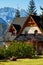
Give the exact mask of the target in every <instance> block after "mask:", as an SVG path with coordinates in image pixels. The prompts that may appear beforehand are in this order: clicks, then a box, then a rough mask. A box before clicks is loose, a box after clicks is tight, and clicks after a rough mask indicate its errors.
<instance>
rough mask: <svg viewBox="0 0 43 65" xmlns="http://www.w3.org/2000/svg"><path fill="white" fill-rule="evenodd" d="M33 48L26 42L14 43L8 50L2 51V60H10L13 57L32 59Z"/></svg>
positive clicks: (0, 54)
mask: <svg viewBox="0 0 43 65" xmlns="http://www.w3.org/2000/svg"><path fill="white" fill-rule="evenodd" d="M34 53H35V52H34V48H33V46H31V45H29V44H26V43H25V42H17V41H13V44H12V45H10V46H9V47H8V48H7V49H6V48H2V49H0V58H3V57H4V58H10V57H12V56H14V57H17V58H31V57H33V54H34Z"/></svg>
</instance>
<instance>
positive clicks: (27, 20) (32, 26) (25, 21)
mask: <svg viewBox="0 0 43 65" xmlns="http://www.w3.org/2000/svg"><path fill="white" fill-rule="evenodd" d="M39 21H40V17H39V16H33V15H31V16H29V17H20V18H19V17H17V18H15V19H14V21H13V22H12V24H11V26H10V28H9V29H8V31H9V32H11V33H12V34H14V33H16V34H17V35H20V34H25V32H27V33H28V34H34V32H35V30H37V32H38V34H43V32H42V31H41V30H40V27H41V24H40V23H39ZM41 28H43V27H41Z"/></svg>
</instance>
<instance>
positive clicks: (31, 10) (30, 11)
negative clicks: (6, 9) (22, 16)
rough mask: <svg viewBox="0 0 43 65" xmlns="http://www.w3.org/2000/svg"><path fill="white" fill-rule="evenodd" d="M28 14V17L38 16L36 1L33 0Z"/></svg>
mask: <svg viewBox="0 0 43 65" xmlns="http://www.w3.org/2000/svg"><path fill="white" fill-rule="evenodd" d="M27 14H28V15H32V14H34V15H36V14H37V13H36V6H35V2H34V0H31V1H30V3H29V6H28V10H27Z"/></svg>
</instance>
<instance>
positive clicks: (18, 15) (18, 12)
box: [15, 9, 20, 17]
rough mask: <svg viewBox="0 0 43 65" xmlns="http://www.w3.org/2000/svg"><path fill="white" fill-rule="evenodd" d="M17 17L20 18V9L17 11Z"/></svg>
mask: <svg viewBox="0 0 43 65" xmlns="http://www.w3.org/2000/svg"><path fill="white" fill-rule="evenodd" d="M15 17H20V11H19V10H18V9H17V10H16V14H15Z"/></svg>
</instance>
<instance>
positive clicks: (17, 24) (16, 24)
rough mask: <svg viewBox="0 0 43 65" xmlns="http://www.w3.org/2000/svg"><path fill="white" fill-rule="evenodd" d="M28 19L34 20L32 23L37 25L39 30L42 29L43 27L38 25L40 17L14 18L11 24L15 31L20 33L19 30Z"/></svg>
mask: <svg viewBox="0 0 43 65" xmlns="http://www.w3.org/2000/svg"><path fill="white" fill-rule="evenodd" d="M30 17H32V19H33V20H34V22H35V23H36V24H37V26H38V27H39V28H42V29H43V26H41V24H40V16H34V15H30V16H28V17H17V18H14V20H13V22H12V24H13V26H14V27H15V28H16V30H17V31H19V32H20V31H21V29H22V28H23V26H24V24H25V23H26V22H27V21H28V18H30Z"/></svg>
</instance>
